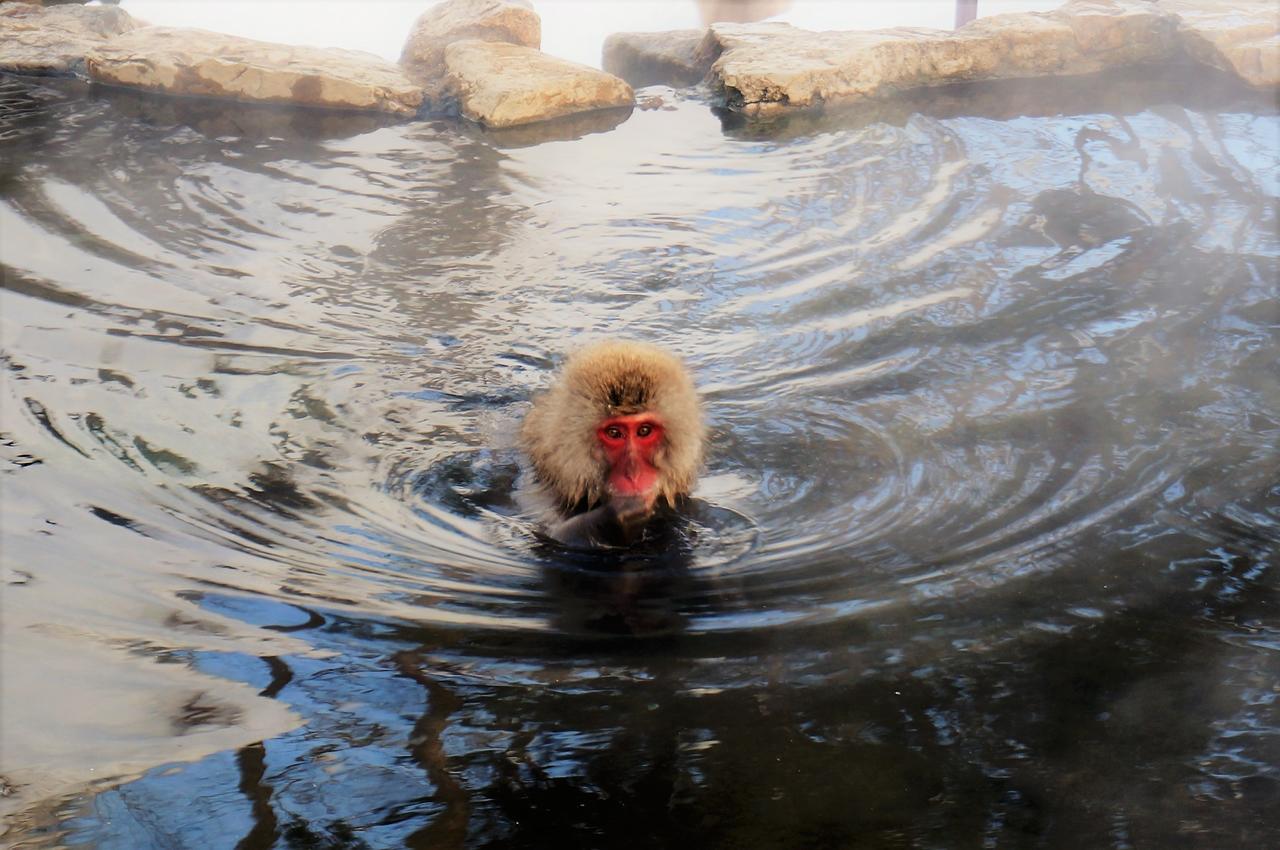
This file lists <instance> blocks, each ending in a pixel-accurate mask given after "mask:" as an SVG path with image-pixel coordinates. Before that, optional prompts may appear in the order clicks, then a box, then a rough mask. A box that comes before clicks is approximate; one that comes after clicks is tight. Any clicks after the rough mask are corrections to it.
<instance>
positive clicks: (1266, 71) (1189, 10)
mask: <svg viewBox="0 0 1280 850" xmlns="http://www.w3.org/2000/svg"><path fill="white" fill-rule="evenodd" d="M1160 8H1161V9H1165V10H1167V11H1170V12H1172V13H1173V14H1175V15H1177V17H1178V35H1179V36H1180V37H1181V39H1182V46H1183V48H1184V49H1185V50H1186V51H1187V53H1188V54H1189V55H1190V56H1191V57H1192V58H1194V59H1196V60H1197V61H1200V62H1203V63H1204V64H1206V65H1212V66H1213V67H1215V68H1221V69H1222V70H1224V71H1231V72H1233V73H1235V74H1236V75H1237V76H1239V77H1240V78H1241V79H1242V80H1244V81H1245V82H1247V83H1249V84H1251V85H1255V86H1274V85H1280V5H1277V4H1276V3H1275V0H1263V2H1258V0H1161V2H1160Z"/></svg>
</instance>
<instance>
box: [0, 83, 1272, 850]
mask: <svg viewBox="0 0 1280 850" xmlns="http://www.w3.org/2000/svg"><path fill="white" fill-rule="evenodd" d="M1073 85H1074V87H1072V85H1066V84H1062V83H1048V82H1046V83H1043V84H1035V85H1027V86H1022V85H1016V86H1015V85H1011V84H1004V85H1002V86H995V87H989V88H988V87H971V88H965V89H963V90H959V91H948V92H935V93H924V94H921V95H919V96H917V97H913V99H911V100H910V101H903V102H900V103H897V104H881V105H879V106H877V107H875V108H871V107H868V109H867V110H864V111H860V112H858V113H856V114H845V115H827V116H813V115H810V116H795V117H793V118H792V119H789V120H788V121H786V122H780V123H779V124H776V125H774V126H771V127H760V126H751V127H744V126H724V125H722V124H721V123H720V119H719V118H717V117H716V116H713V115H710V114H709V113H708V111H707V109H706V107H705V105H704V104H701V103H698V102H691V101H688V100H686V99H685V98H684V97H683V96H682V95H679V94H677V93H674V92H670V91H662V92H661V93H660V96H661V97H663V98H664V100H665V106H664V108H663V109H660V110H641V111H637V112H635V113H633V114H631V115H630V116H629V117H627V118H626V120H625V121H623V122H622V123H621V124H620V125H618V126H617V127H616V129H613V130H611V131H610V132H609V133H607V134H601V133H597V132H592V131H591V130H590V128H588V129H586V130H583V131H581V132H579V130H574V131H572V132H567V133H562V134H561V135H560V136H553V137H548V138H531V137H520V138H516V139H508V140H505V141H504V140H503V139H500V138H498V137H496V136H494V137H490V136H487V135H484V134H481V133H477V132H473V131H468V130H464V129H459V128H457V127H454V126H452V125H448V124H443V123H411V124H404V125H395V126H380V125H377V124H360V123H345V122H344V120H343V119H341V118H340V117H337V116H331V117H330V118H331V119H332V120H329V119H326V120H324V121H321V122H320V123H318V124H314V125H306V126H303V125H300V124H298V123H295V118H296V116H288V115H283V114H274V113H273V114H271V115H270V116H268V115H267V114H266V113H261V114H259V113H251V112H249V111H247V110H246V109H245V108H244V107H230V106H228V107H225V110H224V108H223V107H215V106H213V105H211V104H198V105H195V104H192V105H176V104H175V105H173V106H172V107H169V106H165V107H163V108H161V107H160V106H159V105H158V104H157V103H156V102H153V101H147V100H144V99H137V98H130V97H128V96H124V95H120V94H118V93H110V92H99V91H86V90H85V89H84V88H83V87H81V86H78V85H77V84H74V83H54V82H44V81H35V82H33V81H19V80H13V79H6V80H4V81H3V82H2V83H0V153H2V154H3V160H2V161H3V163H4V165H3V171H2V172H0V247H2V248H3V252H2V256H0V261H2V262H3V264H4V269H3V271H4V288H3V290H2V291H0V330H2V331H3V344H4V361H3V364H4V367H5V371H4V383H3V392H4V397H3V405H2V406H0V414H2V415H3V426H2V427H0V431H3V439H2V440H0V449H3V453H2V455H0V456H2V457H3V459H4V461H5V467H4V468H5V473H4V476H3V485H4V511H3V517H2V519H3V523H4V525H3V529H2V532H3V535H4V547H3V549H2V550H0V557H3V561H4V568H5V570H4V577H5V581H6V584H5V586H4V597H3V602H4V628H5V665H6V669H5V684H6V687H5V688H3V689H0V699H3V701H4V703H3V706H2V707H3V709H4V710H3V712H2V713H0V724H2V725H0V728H2V730H3V735H4V738H5V740H4V743H5V747H4V750H3V757H4V759H5V761H4V765H3V768H2V770H0V773H3V775H4V777H5V781H6V785H7V787H12V788H13V789H14V792H15V793H14V794H12V795H11V796H9V797H7V798H6V799H5V801H4V802H3V806H4V807H5V810H6V812H8V813H11V814H12V817H11V819H10V826H9V832H8V833H6V834H5V840H6V841H8V842H10V843H12V844H14V845H15V846H20V847H27V848H38V847H53V846H94V847H104V848H129V850H134V848H148V847H155V848H181V847H193V848H195V847H199V848H206V847H244V848H261V847H303V846H308V847H400V846H409V847H428V846H431V847H435V846H473V847H486V846H494V847H498V846H501V847H536V846H545V845H547V844H549V843H555V844H557V845H563V846H584V847H598V846H606V845H608V846H613V845H618V846H655V845H659V846H685V845H696V846H707V847H795V846H867V847H934V846H941V847H950V846H956V847H960V846H978V845H984V846H997V847H1000V846H1037V847H1080V846H1085V847H1116V848H1119V847H1128V846H1157V847H1164V846H1189V847H1205V848H1210V847H1212V848H1218V847H1236V846H1238V847H1263V846H1271V845H1273V844H1275V843H1277V839H1278V838H1280V823H1277V819H1276V814H1275V813H1276V811H1277V810H1280V806H1278V804H1280V775H1278V774H1277V772H1276V768H1275V765H1276V764H1277V763H1278V762H1280V753H1278V752H1277V750H1276V743H1275V742H1276V741H1277V740H1280V735H1277V730H1278V729H1280V718H1277V715H1276V706H1277V701H1276V691H1275V681H1276V678H1277V676H1276V672H1277V667H1276V652H1277V649H1278V648H1280V622H1278V621H1277V618H1276V614H1275V610H1276V609H1275V606H1276V603H1277V600H1276V581H1275V572H1274V570H1275V568H1276V564H1277V561H1280V549H1278V548H1277V546H1278V545H1280V544H1277V541H1278V540H1280V489H1278V488H1277V482H1278V481H1280V474H1278V473H1280V448H1277V447H1278V446H1280V370H1278V369H1277V368H1276V364H1277V358H1278V357H1280V338H1277V332H1276V329H1277V327H1280V306H1278V305H1280V297H1278V294H1277V289H1278V287H1277V284H1276V280H1277V275H1278V274H1280V262H1278V260H1277V256H1278V255H1280V246H1278V244H1277V238H1276V226H1275V225H1276V220H1277V218H1276V216H1277V204H1276V197H1277V194H1278V191H1277V189H1278V187H1277V184H1276V181H1275V177H1274V174H1275V165H1276V162H1275V151H1274V145H1273V144H1271V142H1272V141H1273V140H1274V139H1275V137H1276V132H1277V118H1276V114H1275V109H1274V105H1273V104H1270V103H1267V102H1265V101H1262V102H1260V100H1259V98H1258V96H1257V95H1256V94H1255V93H1250V92H1247V91H1244V90H1241V89H1239V88H1236V87H1234V86H1232V85H1230V84H1229V83H1227V82H1226V81H1224V80H1223V79H1221V78H1218V77H1214V76H1212V75H1207V74H1206V73H1205V72H1203V71H1197V72H1196V78H1195V80H1194V85H1193V84H1191V82H1189V81H1188V80H1186V79H1176V78H1174V79H1169V80H1165V79H1159V78H1157V79H1151V78H1147V79H1143V78H1141V77H1135V78H1133V79H1130V78H1123V79H1114V78H1111V79H1105V78H1104V79H1095V80H1086V81H1079V82H1077V83H1075V84H1073ZM615 117H616V116H615ZM563 129H564V128H560V129H559V130H557V131H556V132H560V131H562V130H563ZM722 131H723V132H722ZM620 329H625V331H626V332H627V334H628V335H632V336H641V337H648V338H651V339H653V340H654V341H656V342H659V343H661V344H664V345H667V346H669V347H671V348H673V349H674V350H676V351H680V352H681V353H683V354H684V355H685V356H686V359H687V360H688V362H690V363H691V365H692V366H693V368H694V369H695V370H696V371H697V373H698V378H699V383H700V385H701V386H702V387H704V388H705V390H706V396H707V409H708V411H709V414H710V417H711V421H710V423H709V424H710V427H711V431H712V444H713V446H714V451H713V453H712V455H711V457H710V458H709V462H708V468H707V471H706V475H705V476H704V477H703V479H702V483H701V485H700V489H699V491H698V492H697V494H696V498H695V499H694V501H693V504H692V505H691V506H690V508H689V510H687V511H686V512H684V514H683V515H682V516H680V517H675V518H672V521H671V522H670V523H669V524H667V525H665V526H663V529H664V531H665V534H664V535H659V536H657V537H655V538H653V539H652V540H651V541H650V544H651V545H649V546H647V547H641V548H640V549H637V550H633V551H626V552H606V553H594V554H590V555H581V554H575V553H570V552H565V551H564V550H561V549H558V548H556V547H550V546H547V545H545V544H543V543H542V542H540V540H539V538H538V536H537V534H536V529H535V527H534V526H533V524H532V523H531V522H530V519H529V518H528V517H522V516H521V515H520V514H519V512H518V511H517V510H516V508H515V506H514V504H513V502H512V501H511V500H510V498H509V494H510V491H511V489H512V488H513V486H515V482H516V480H517V478H518V476H519V473H520V459H519V456H518V453H516V451H515V449H514V447H513V442H514V441H513V439H512V435H513V434H514V428H515V427H516V423H518V422H519V421H520V418H521V414H522V413H523V411H524V410H525V408H526V405H527V403H528V399H529V398H530V396H531V395H532V394H533V392H534V391H536V390H537V389H539V388H540V387H541V386H543V385H544V384H545V382H546V380H547V378H548V376H549V375H550V373H551V372H552V371H553V370H554V367H555V366H556V364H557V359H558V357H559V356H560V354H561V352H563V351H564V350H565V349H566V347H568V346H570V345H571V344H572V342H573V341H575V340H578V339H581V338H585V337H587V336H590V335H599V334H608V333H612V332H616V331H618V330H620ZM14 683H17V685H18V686H20V687H21V689H22V690H21V691H15V690H14ZM85 705H91V706H93V711H91V712H86V711H85V710H84V709H83V707H84V706H85Z"/></svg>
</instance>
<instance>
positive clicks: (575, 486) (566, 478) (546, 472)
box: [520, 341, 705, 545]
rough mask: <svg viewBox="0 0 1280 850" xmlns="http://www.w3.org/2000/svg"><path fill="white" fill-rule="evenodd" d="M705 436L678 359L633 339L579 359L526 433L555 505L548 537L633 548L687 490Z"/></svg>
mask: <svg viewBox="0 0 1280 850" xmlns="http://www.w3.org/2000/svg"><path fill="white" fill-rule="evenodd" d="M704 435H705V431H704V428H703V424H702V411H701V407H700V405H699V402H698V395H697V392H696V391H695V390H694V387H693V379H692V378H690V376H689V373H688V371H687V370H686V369H685V367H684V364H683V363H682V362H681V361H680V359H679V358H677V357H675V356H674V355H672V354H669V353H667V352H666V351H663V350H662V349H660V348H657V347H656V346H652V345H648V344H645V343H640V342H629V341H611V342H600V343H596V344H593V345H589V346H587V347H586V348H583V349H582V350H580V351H578V352H577V353H575V354H573V355H572V356H570V357H569V359H568V361H567V362H566V363H565V364H564V368H563V369H562V370H561V371H560V374H559V375H557V376H556V380H555V383H554V384H553V385H552V387H551V389H549V390H548V391H547V392H545V393H543V394H542V395H540V396H538V397H537V398H535V399H534V403H533V409H532V410H530V411H529V413H528V415H527V416H526V417H525V420H524V425H523V427H522V428H521V433H520V437H521V442H522V444H523V446H524V449H525V451H526V452H527V453H528V455H529V458H530V460H532V461H533V472H534V475H535V477H536V478H537V481H538V483H539V485H540V486H541V488H542V489H543V490H544V491H546V493H547V494H548V495H549V496H550V497H551V499H552V500H553V501H554V503H555V511H556V514H555V517H554V519H553V521H552V522H550V523H548V526H547V533H548V535H549V536H551V537H552V538H554V539H556V540H559V541H560V542H562V543H568V544H571V545H583V544H585V545H598V544H610V545H618V544H627V543H630V542H632V541H633V540H635V539H636V538H637V537H638V535H639V534H640V533H641V532H642V531H643V529H644V526H645V523H646V522H647V521H648V520H649V518H650V517H651V516H652V515H653V513H654V511H655V510H656V509H657V508H659V507H661V506H664V505H665V506H669V507H674V506H675V504H676V502H677V500H678V499H680V498H681V497H683V496H687V495H688V494H689V491H690V490H691V489H692V487H693V482H694V479H695V478H696V477H697V473H698V467H699V465H700V464H701V462H702V443H703V438H704Z"/></svg>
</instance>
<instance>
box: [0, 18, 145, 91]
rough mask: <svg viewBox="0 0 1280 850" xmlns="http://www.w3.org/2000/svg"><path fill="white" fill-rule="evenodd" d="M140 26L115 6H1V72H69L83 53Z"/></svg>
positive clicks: (80, 62) (76, 67) (75, 68)
mask: <svg viewBox="0 0 1280 850" xmlns="http://www.w3.org/2000/svg"><path fill="white" fill-rule="evenodd" d="M137 28H138V24H137V22H135V21H134V20H133V18H131V17H129V13H128V12H126V11H124V10H123V9H121V8H119V7H116V6H79V5H75V6H52V7H49V8H41V7H40V6H32V5H28V4H26V3H4V4H2V5H0V70H3V71H11V72H13V73H16V74H73V73H77V72H79V71H80V70H81V68H82V67H83V65H84V57H85V54H86V53H88V52H89V51H90V50H91V49H93V48H94V47H97V46H98V45H100V44H102V43H104V42H105V41H106V40H107V39H109V38H112V37H113V36H117V35H120V34H121V33H125V32H129V31H130V30H134V29H137Z"/></svg>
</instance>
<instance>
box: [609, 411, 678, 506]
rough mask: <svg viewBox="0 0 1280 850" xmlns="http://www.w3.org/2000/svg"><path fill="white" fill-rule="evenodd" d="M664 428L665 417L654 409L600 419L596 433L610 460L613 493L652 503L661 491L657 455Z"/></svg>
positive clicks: (610, 479)
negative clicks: (656, 461) (640, 498)
mask: <svg viewBox="0 0 1280 850" xmlns="http://www.w3.org/2000/svg"><path fill="white" fill-rule="evenodd" d="M662 431H663V426H662V421H661V420H659V419H658V417H656V416H654V415H653V414H652V413H636V414H632V415H631V416H614V417H612V418H609V419H606V420H605V421H604V422H601V423H600V427H599V428H598V429H596V437H597V439H599V440H600V446H601V448H602V449H603V450H604V456H605V459H606V460H608V462H609V492H610V493H611V494H613V495H615V496H632V497H634V496H639V497H642V498H643V499H644V500H645V503H646V504H648V505H651V504H652V503H653V500H654V498H655V497H656V496H657V493H658V469H657V466H656V465H655V463H654V456H655V455H656V454H657V451H658V449H659V448H660V447H661V446H662Z"/></svg>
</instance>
